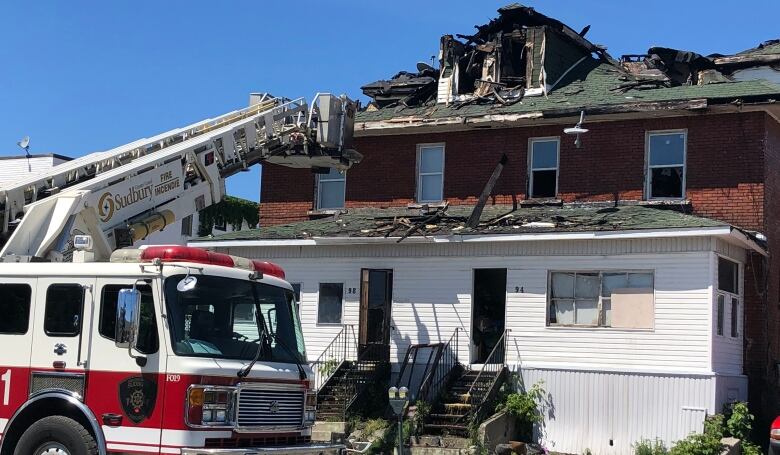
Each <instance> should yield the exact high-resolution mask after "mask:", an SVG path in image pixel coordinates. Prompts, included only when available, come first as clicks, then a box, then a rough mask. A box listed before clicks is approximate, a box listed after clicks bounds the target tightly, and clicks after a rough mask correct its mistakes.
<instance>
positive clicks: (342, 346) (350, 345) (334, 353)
mask: <svg viewBox="0 0 780 455" xmlns="http://www.w3.org/2000/svg"><path fill="white" fill-rule="evenodd" d="M356 358H357V342H356V338H355V326H353V325H345V326H343V327H342V328H341V331H340V332H339V333H338V334H337V335H336V336H335V337H333V339H332V340H331V342H330V343H329V344H328V346H326V347H325V349H324V350H323V351H322V354H320V356H319V357H318V358H317V360H315V361H314V362H311V363H309V366H311V368H312V370H313V371H314V387H315V389H316V390H320V389H321V388H322V386H324V385H325V384H326V383H327V382H328V381H329V380H330V378H331V377H333V375H334V374H335V373H336V371H338V369H339V368H340V367H341V365H343V364H344V362H348V361H350V360H354V359H356Z"/></svg>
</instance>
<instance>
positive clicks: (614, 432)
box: [521, 369, 719, 455]
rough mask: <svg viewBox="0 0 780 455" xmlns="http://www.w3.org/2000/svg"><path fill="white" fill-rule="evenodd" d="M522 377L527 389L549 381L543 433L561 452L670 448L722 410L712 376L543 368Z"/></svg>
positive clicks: (540, 429) (544, 440) (544, 439)
mask: <svg viewBox="0 0 780 455" xmlns="http://www.w3.org/2000/svg"><path fill="white" fill-rule="evenodd" d="M521 375H522V379H523V382H524V383H525V384H526V385H527V386H530V385H531V384H533V383H535V382H537V381H544V385H543V388H544V389H545V391H546V392H547V393H548V400H547V402H546V403H545V408H544V409H543V410H544V412H545V422H544V424H543V425H540V426H539V427H538V428H537V435H538V436H539V437H540V440H541V441H540V442H541V443H542V444H543V445H544V446H545V447H546V448H547V449H549V450H551V451H555V452H563V453H583V451H584V450H585V449H590V450H591V452H592V453H595V454H599V455H601V454H630V453H633V451H632V450H631V445H632V444H634V443H636V442H637V441H639V440H641V439H650V440H653V439H656V438H658V439H661V440H663V441H664V443H665V444H666V446H667V447H669V446H671V445H672V443H673V442H674V441H677V440H679V439H682V438H684V437H685V436H687V435H688V434H689V433H691V432H693V431H702V429H703V419H704V417H705V416H706V415H707V414H708V413H712V412H715V411H716V409H715V403H714V402H713V396H714V391H715V378H714V377H712V376H696V375H682V376H672V375H658V374H627V373H613V372H603V371H576V370H542V369H524V370H522V373H521ZM718 411H719V409H718Z"/></svg>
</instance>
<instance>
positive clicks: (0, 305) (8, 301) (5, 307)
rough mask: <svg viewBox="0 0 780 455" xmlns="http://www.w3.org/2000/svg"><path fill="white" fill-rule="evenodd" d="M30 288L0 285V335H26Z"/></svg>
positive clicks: (28, 318)
mask: <svg viewBox="0 0 780 455" xmlns="http://www.w3.org/2000/svg"><path fill="white" fill-rule="evenodd" d="M31 295H32V288H31V287H30V286H29V285H26V284H0V296H2V298H0V314H2V315H3V317H2V318H0V335H21V334H25V333H27V328H28V327H29V325H30V300H31Z"/></svg>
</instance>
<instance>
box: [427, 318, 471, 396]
mask: <svg viewBox="0 0 780 455" xmlns="http://www.w3.org/2000/svg"><path fill="white" fill-rule="evenodd" d="M459 331H460V327H456V328H455V331H454V332H453V333H452V335H451V336H450V339H449V340H447V342H446V343H444V344H443V345H442V347H441V349H439V351H438V354H437V356H436V359H435V360H434V363H433V364H432V365H431V368H430V369H428V371H427V374H426V375H425V376H424V378H423V381H422V383H421V384H420V393H419V394H418V395H417V399H418V400H422V401H424V402H426V403H428V404H433V402H434V401H435V400H436V398H437V397H438V396H439V392H440V391H441V389H442V388H443V387H444V386H446V385H447V382H448V381H449V379H450V377H451V375H452V372H453V371H454V370H455V367H456V366H458V365H459V362H458V332H459Z"/></svg>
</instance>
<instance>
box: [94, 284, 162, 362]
mask: <svg viewBox="0 0 780 455" xmlns="http://www.w3.org/2000/svg"><path fill="white" fill-rule="evenodd" d="M130 287H132V286H129V285H127V284H109V285H106V286H104V287H103V292H102V293H101V296H100V321H99V322H98V332H99V333H100V335H102V336H103V337H105V338H108V339H109V340H115V339H116V305H117V300H118V299H119V290H120V289H128V288H130ZM137 289H138V290H139V291H141V325H140V327H138V345H137V346H136V349H138V351H139V352H141V353H144V354H153V353H155V352H157V349H158V348H159V340H158V338H157V318H156V317H155V313H154V297H153V296H152V288H151V287H149V286H146V285H142V286H137Z"/></svg>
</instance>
